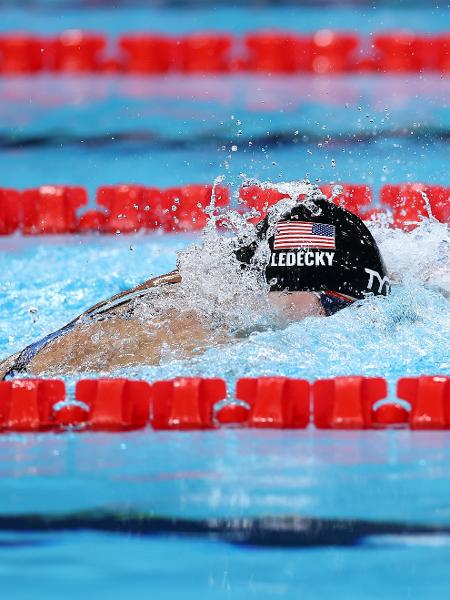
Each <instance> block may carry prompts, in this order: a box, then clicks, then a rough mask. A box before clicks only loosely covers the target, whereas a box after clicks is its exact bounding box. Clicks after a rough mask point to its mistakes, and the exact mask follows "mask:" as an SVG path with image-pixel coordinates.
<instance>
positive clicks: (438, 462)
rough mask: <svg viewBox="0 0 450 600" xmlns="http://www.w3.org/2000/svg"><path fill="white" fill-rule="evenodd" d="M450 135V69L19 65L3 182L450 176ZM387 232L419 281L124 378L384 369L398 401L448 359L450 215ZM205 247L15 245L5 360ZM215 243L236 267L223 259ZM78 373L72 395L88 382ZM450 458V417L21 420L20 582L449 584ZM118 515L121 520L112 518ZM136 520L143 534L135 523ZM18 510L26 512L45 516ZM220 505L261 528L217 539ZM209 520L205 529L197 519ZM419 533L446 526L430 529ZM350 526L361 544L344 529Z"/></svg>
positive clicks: (8, 105) (340, 18) (50, 593)
mask: <svg viewBox="0 0 450 600" xmlns="http://www.w3.org/2000/svg"><path fill="white" fill-rule="evenodd" d="M83 6H86V5H84V4H83ZM0 11H1V16H2V19H1V21H0V28H1V29H2V30H5V31H8V30H12V29H18V28H20V29H27V30H33V31H39V32H43V33H46V34H51V33H53V32H56V31H59V30H61V29H63V28H65V27H78V26H80V27H81V26H82V27H86V28H88V29H99V30H102V31H106V32H108V33H110V34H114V35H115V34H117V33H120V32H121V31H131V30H136V29H143V28H150V27H151V28H152V29H154V30H158V29H160V30H165V31H169V32H174V33H175V32H181V31H192V30H202V29H207V28H213V29H223V30H233V31H234V32H236V33H242V32H244V31H248V30H252V29H260V28H263V27H268V26H270V27H276V28H289V29H294V30H301V31H311V30H314V29H318V28H321V27H332V28H341V29H342V28H348V27H349V24H351V27H352V28H355V29H358V30H359V31H361V32H362V33H365V34H368V33H370V32H371V31H375V30H379V29H389V28H395V27H399V26H402V27H411V28H413V29H416V30H423V31H430V32H433V31H440V30H442V29H444V28H445V27H446V24H447V23H448V8H434V7H433V8H430V7H429V5H428V4H425V3H422V4H421V3H420V2H416V3H401V5H400V8H395V7H394V8H392V7H389V6H388V5H387V4H386V3H383V4H381V5H380V7H379V8H374V7H372V6H370V7H368V6H361V7H353V8H352V7H346V8H341V7H336V6H334V7H332V6H326V8H325V9H324V8H321V9H320V10H317V9H314V8H311V7H309V8H301V7H300V8H299V7H296V8H293V7H292V6H288V5H285V6H280V7H274V6H272V7H270V6H268V7H264V8H258V9H255V8H250V7H245V6H240V7H236V8H230V7H227V6H226V5H225V4H222V5H221V6H219V7H218V8H213V7H212V6H203V7H201V6H197V7H196V8H195V9H193V8H172V9H170V10H169V9H164V8H153V9H148V8H145V7H143V5H142V3H140V2H135V3H134V4H133V5H129V6H125V5H120V4H119V5H118V6H117V7H116V8H115V9H114V10H108V9H107V8H105V7H104V6H102V4H101V3H98V4H97V5H96V6H94V8H92V7H89V8H81V5H79V4H77V3H76V2H49V1H47V2H44V1H39V2H35V3H33V6H32V8H30V5H19V3H14V2H8V3H4V4H1V5H0ZM147 24H149V25H147ZM449 130H450V109H449V105H448V81H447V79H442V78H440V77H436V76H433V75H426V76H425V75H418V76H411V75H408V76H389V77H357V78H354V77H349V76H344V77H316V78H314V77H293V78H275V77H273V78H266V77H249V78H247V77H245V78H244V77H222V78H221V77H195V78H189V79H183V78H180V77H170V78H167V79H159V78H156V79H152V80H148V79H145V78H136V77H130V78H127V77H122V78H114V77H104V78H101V80H99V79H96V78H94V77H68V76H64V77H57V78H55V77H50V76H39V77H13V78H0V155H1V161H0V178H1V179H0V181H1V185H2V186H5V187H7V186H11V187H17V188H26V187H31V186H35V185H41V184H43V183H68V184H69V183H70V184H82V185H85V186H86V187H87V188H88V189H89V191H90V193H91V198H92V197H93V193H94V191H95V188H96V187H97V186H98V185H100V184H107V183H118V182H121V183H122V182H126V183H132V182H140V183H144V184H146V185H157V186H173V185H179V184H184V183H193V182H212V181H213V180H214V178H215V177H217V176H218V175H224V176H226V182H227V183H228V184H230V185H231V186H232V187H233V189H237V186H238V184H239V181H240V180H241V174H245V175H247V176H251V177H257V178H259V179H261V180H271V181H279V180H289V179H300V178H302V177H304V176H305V175H309V177H310V178H311V179H312V180H313V181H314V180H316V179H317V180H320V181H323V182H329V181H334V182H339V181H343V182H352V183H369V184H370V185H372V186H373V187H374V189H375V190H378V189H379V188H380V186H381V185H383V184H384V183H388V182H389V183H390V182H392V183H395V182H404V181H425V182H429V183H441V184H444V185H449V179H448V164H449V161H448V159H449V151H448V137H449V135H448V133H449ZM232 146H237V150H236V151H232ZM373 232H374V235H375V236H376V238H377V240H378V241H379V243H380V247H381V250H382V253H383V255H384V257H385V260H386V263H387V266H388V269H389V271H390V273H391V274H392V275H393V277H394V279H395V280H396V282H397V284H396V286H395V287H394V293H393V294H392V296H391V297H389V298H387V299H383V298H379V299H377V300H373V301H368V302H367V303H366V304H365V306H363V307H361V308H357V307H351V308H349V309H346V310H345V311H343V312H341V313H338V314H336V315H335V316H334V317H332V318H329V319H307V320H306V321H304V322H302V323H298V324H293V325H290V326H288V327H286V328H285V329H279V328H275V327H270V328H267V329H266V330H264V331H254V332H253V333H252V334H251V335H249V336H247V337H246V338H244V339H242V340H240V341H239V342H236V343H234V344H232V345H230V346H227V347H225V348H223V347H222V348H221V349H220V350H219V349H214V348H213V349H210V350H208V351H207V352H206V353H205V354H202V355H198V356H196V357H194V358H193V359H192V360H189V361H180V360H178V359H176V358H173V357H171V356H167V357H165V359H164V360H163V361H162V363H161V365H159V366H157V367H145V368H144V367H142V368H130V369H126V370H123V371H120V372H119V373H118V374H120V375H122V374H124V375H127V376H129V377H144V378H147V379H149V380H154V379H161V378H168V377H173V376H176V375H205V376H210V375H214V376H220V377H224V378H225V379H226V380H227V383H228V385H229V387H230V389H233V386H234V382H235V381H236V379H237V378H238V377H241V376H244V375H247V376H248V375H249V376H252V375H269V374H284V375H290V376H296V377H306V378H308V379H311V380H312V379H315V378H317V377H327V376H334V375H344V374H364V375H382V376H385V377H386V378H387V379H388V382H389V386H390V395H391V397H393V395H394V392H395V381H396V380H397V379H398V377H400V376H402V375H420V374H429V373H443V374H448V373H449V370H450V351H449V343H448V342H449V339H450V300H449V298H448V293H449V291H450V281H449V273H450V264H449V261H450V256H449V247H450V240H449V233H448V229H446V228H445V227H444V226H443V225H438V224H436V223H434V222H429V223H425V224H424V225H423V226H422V227H421V228H420V229H419V230H417V231H416V232H414V233H410V234H405V233H402V232H392V231H385V230H383V229H377V228H374V229H373ZM198 240H199V238H198V236H194V235H166V236H162V235H156V234H151V235H150V234H140V235H133V236H124V235H121V236H110V237H99V236H85V237H83V236H64V237H57V236H56V237H43V238H39V239H37V238H26V239H25V238H22V237H20V236H12V237H8V238H3V239H0V273H1V278H0V356H2V357H3V356H4V355H7V354H10V353H12V352H15V351H17V350H18V349H20V348H21V347H23V346H24V345H26V344H28V343H30V342H32V341H33V340H35V339H38V338H39V337H41V336H42V335H45V334H46V333H48V332H49V331H51V330H54V329H56V328H58V327H60V326H61V325H63V324H64V323H66V322H67V321H69V320H70V319H72V318H73V317H74V316H75V315H77V314H78V313H80V312H81V311H83V310H84V309H85V308H86V307H88V306H90V305H92V304H93V303H95V302H96V301H98V300H99V299H101V298H104V297H106V296H108V295H111V294H113V293H116V292H117V291H119V290H122V289H126V288H128V287H130V286H132V285H134V284H136V283H138V282H140V281H142V280H143V279H145V278H148V277H150V276H151V275H156V274H159V273H163V272H167V271H169V270H171V269H172V268H173V267H174V265H175V261H176V257H177V253H179V252H180V251H183V250H186V248H189V247H191V246H192V245H193V244H194V243H196V242H198ZM210 241H211V240H210ZM194 257H195V258H196V260H198V261H199V264H200V265H201V266H204V267H205V268H208V269H209V272H211V270H212V269H214V268H215V267H217V268H218V274H220V273H221V271H220V265H214V264H213V263H212V262H211V260H208V256H207V253H205V252H203V253H202V252H201V250H200V251H197V253H196V254H194ZM202 261H203V262H202ZM221 310H223V311H225V312H226V307H221ZM67 383H68V386H69V389H70V388H71V385H72V383H73V381H72V379H70V378H68V379H67ZM449 459H450V443H449V439H448V435H447V434H446V433H445V432H437V433H433V432H429V433H427V432H408V431H391V432H334V433H333V432H331V433H324V432H316V431H314V430H313V429H309V430H307V431H301V432H280V431H262V432H259V431H256V432H255V431H237V430H225V431H220V432H205V433H201V432H199V433H158V434H155V433H152V432H151V431H150V430H148V431H146V432H138V433H126V434H120V435H106V434H81V435H80V434H74V433H65V434H61V435H48V434H45V435H44V434H42V435H4V434H2V435H1V436H0V582H1V586H2V593H3V594H4V596H5V598H6V597H8V598H19V599H22V598H24V599H25V598H27V599H28V598H36V597H42V598H56V597H60V596H61V594H64V596H65V597H67V598H79V597H80V596H86V597H88V598H90V597H92V598H109V599H111V598H119V597H123V596H124V595H126V596H127V597H130V598H141V597H146V596H150V595H151V596H152V597H155V598H158V599H164V600H165V599H166V598H167V599H174V598H180V597H183V598H186V599H187V600H189V599H190V598H231V597H233V598H242V599H244V598H253V597H255V598H261V599H266V598H271V599H272V598H305V599H309V598H312V599H316V598H324V597H328V596H332V597H334V598H345V599H360V598H380V597H382V598H399V597H413V598H420V599H421V598H427V599H430V598H442V597H445V594H446V593H448V589H449V586H450V572H449V569H448V561H449V558H450V545H449V544H450V537H449V532H448V530H447V528H448V527H450V504H449V501H448V498H449V492H450V484H449V481H450V479H449V475H450V474H449V467H448V465H449ZM80 511H83V513H82V515H81V516H80ZM96 511H107V518H106V517H105V525H104V528H103V530H101V531H99V530H98V528H97V529H96V525H95V523H96V515H97V514H98V513H97V512H96ZM135 514H137V515H138V519H137V520H138V522H139V523H140V525H138V526H135V525H132V524H131V521H132V516H133V515H135ZM17 515H19V516H22V517H23V515H27V516H28V519H29V520H28V523H29V525H28V527H27V528H25V530H22V531H21V530H20V527H21V525H20V523H22V527H23V520H22V521H21V520H20V519H19V520H15V516H17ZM30 515H34V516H30ZM57 516H59V517H61V518H63V517H64V518H65V519H66V521H65V526H64V527H63V528H60V527H58V526H56V525H55V523H56V521H55V517H57ZM157 517H160V518H162V519H163V521H164V525H163V526H161V527H162V531H160V532H159V534H158V535H156V534H155V532H153V534H151V533H150V532H149V528H150V529H151V524H152V523H153V522H154V520H155V519H156V518H157ZM263 517H279V518H280V519H283V518H284V517H307V518H312V519H316V520H317V521H314V523H317V527H318V531H319V533H320V532H325V533H324V534H323V536H322V537H320V535H319V534H318V531H316V530H315V533H314V531H312V530H311V531H310V530H309V529H308V531H307V533H306V534H305V536H304V537H302V538H301V539H300V537H298V538H296V543H295V544H293V545H292V546H291V547H287V546H286V545H283V544H282V543H278V545H277V544H275V541H274V540H275V537H271V536H270V535H268V536H267V537H266V538H265V543H264V544H263V545H261V546H258V547H255V546H254V545H252V544H251V543H250V538H248V537H245V536H247V534H248V531H249V530H252V528H255V527H256V524H255V523H256V522H255V521H254V519H257V518H263ZM42 518H44V520H45V519H46V520H47V521H46V522H47V531H42V526H41V523H42V521H40V519H42ZM175 518H176V519H178V521H176V524H177V525H176V526H173V527H174V529H172V530H170V526H169V525H170V523H169V521H170V520H171V519H175ZM212 518H215V519H219V520H220V519H225V520H228V521H229V527H230V528H232V527H233V523H235V525H234V526H236V523H238V524H239V523H240V521H239V519H247V525H246V527H243V526H242V527H241V531H240V535H243V536H244V537H243V538H241V541H240V543H238V542H237V541H236V540H231V541H230V539H229V538H227V537H226V536H224V535H223V534H220V535H219V534H214V535H212V533H211V532H212V529H213V526H212V524H211V522H210V521H208V519H212ZM164 519H166V520H164ZM189 519H195V520H196V522H197V526H198V527H200V525H201V524H202V526H204V529H203V530H202V532H200V531H198V530H197V531H196V533H195V535H194V534H192V535H186V534H185V533H183V531H185V528H186V525H185V521H186V520H189ZM233 519H234V520H237V521H233ZM328 519H334V520H336V521H335V522H333V523H334V524H332V525H330V523H329V522H328V521H327V520H328ZM351 520H356V521H355V522H353V524H352V522H351ZM367 520H368V521H370V522H375V524H376V527H375V528H373V527H372V528H371V527H369V526H368V525H367V524H366V523H365V521H367ZM389 522H395V523H400V524H401V523H403V524H404V523H406V524H408V527H409V528H408V527H406V529H405V530H404V531H403V533H399V532H398V531H397V533H396V532H395V531H396V530H395V528H394V529H392V531H391V533H390V534H389V535H386V530H384V533H383V530H382V529H383V528H382V525H383V524H386V523H389ZM199 524H200V525H199ZM417 524H419V525H421V526H426V525H436V526H439V527H440V528H441V531H440V532H439V533H436V532H428V533H424V532H422V533H420V531H419V530H418V528H417V527H416V526H415V525H417ZM146 527H147V529H146ZM339 527H342V528H343V530H344V531H345V533H346V534H349V532H350V533H352V532H353V534H354V537H353V538H351V540H350V541H348V540H349V538H348V537H346V536H345V535H344V534H339V535H336V534H335V533H334V534H333V532H335V531H336V529H339ZM291 529H292V528H291ZM300 529H301V527H300ZM169 530H170V531H171V533H170V531H169ZM245 531H247V533H245ZM357 531H359V532H360V534H358V535H356V533H355V532H357ZM243 532H244V533H243ZM325 534H326V535H325ZM333 535H334V537H333ZM319 538H320V539H319ZM346 540H347V542H346ZM313 542H314V543H315V544H316V545H315V546H314V547H308V543H310V544H311V543H313ZM270 543H272V544H275V546H274V547H271V546H270ZM346 544H347V545H346Z"/></svg>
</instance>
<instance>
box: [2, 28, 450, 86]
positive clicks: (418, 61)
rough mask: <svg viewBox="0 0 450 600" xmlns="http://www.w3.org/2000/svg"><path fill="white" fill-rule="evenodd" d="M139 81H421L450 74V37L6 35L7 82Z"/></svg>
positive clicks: (322, 32)
mask: <svg viewBox="0 0 450 600" xmlns="http://www.w3.org/2000/svg"><path fill="white" fill-rule="evenodd" d="M43 71H50V72H53V73H135V74H136V73H137V74H144V75H158V74H166V73H171V72H178V73H184V74H195V73H236V72H237V73H240V72H244V73H245V72H253V73H277V74H293V73H315V74H328V73H386V72H388V73H399V72H406V73H419V72H422V71H434V72H438V73H449V72H450V33H443V34H437V35H431V34H424V33H418V32H412V31H386V32H379V33H375V34H374V35H373V36H371V37H370V38H365V37H362V36H361V35H359V34H358V33H355V32H341V31H332V30H328V29H326V30H320V31H317V32H315V33H311V34H298V33H292V32H289V31H261V32H254V33H249V34H247V35H245V36H244V37H243V38H237V37H235V36H233V35H232V34H231V33H220V32H199V33H192V34H189V35H185V36H169V35H161V34H156V33H131V34H125V35H121V36H120V37H119V38H118V39H117V40H110V39H108V37H107V36H106V34H102V33H93V32H88V31H80V30H69V31H64V32H62V33H61V34H59V35H57V36H55V37H51V38H49V37H46V36H44V35H35V34H32V33H12V32H11V33H3V34H2V35H0V74H4V75H9V74H17V73H39V72H43Z"/></svg>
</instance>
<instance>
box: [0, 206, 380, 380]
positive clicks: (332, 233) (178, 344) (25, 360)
mask: <svg viewBox="0 0 450 600" xmlns="http://www.w3.org/2000/svg"><path fill="white" fill-rule="evenodd" d="M314 204H315V206H316V208H317V209H318V210H315V211H311V207H310V206H307V205H306V204H305V203H302V202H301V201H300V202H299V203H297V204H296V205H295V206H294V207H293V208H292V205H290V207H289V208H286V210H285V211H284V212H283V211H282V210H281V211H280V210H277V211H276V212H275V211H272V210H271V211H269V214H268V216H267V217H266V218H265V219H263V220H262V221H261V222H260V223H259V224H258V225H257V235H256V240H255V241H254V242H253V243H251V244H248V245H239V246H238V247H237V249H236V250H235V257H236V259H237V260H238V261H239V265H240V269H242V270H255V271H258V270H259V272H260V273H261V274H262V275H263V279H264V282H265V283H264V285H263V286H262V287H261V290H262V293H267V299H268V306H270V307H272V308H273V309H274V310H275V311H276V312H277V313H278V314H279V316H280V319H281V321H282V322H292V321H297V320H301V319H303V318H305V317H307V316H330V315H333V314H334V313H336V312H337V311H339V310H342V309H344V308H346V307H348V306H350V305H351V304H353V303H354V302H355V301H357V300H362V299H364V298H366V297H367V296H368V295H387V294H388V293H389V290H390V283H389V279H388V277H387V274H386V268H385V266H384V263H383V260H382V258H381V256H380V252H379V250H378V247H377V245H376V243H375V240H374V239H373V237H372V235H371V234H370V232H369V230H368V229H367V227H366V226H365V225H364V223H363V222H362V221H361V220H360V219H359V218H358V217H357V216H355V215H353V214H352V213H350V212H347V211H345V210H344V209H342V208H340V207H338V206H336V205H334V204H333V203H332V202H330V201H328V200H326V199H320V198H319V199H314ZM276 206H277V205H276ZM278 208H279V207H278ZM313 213H314V214H313ZM316 213H319V214H316ZM274 215H276V218H275V217H274ZM263 246H264V247H265V250H266V252H265V254H264V259H263V261H261V258H260V257H259V255H258V251H259V250H260V248H261V247H263ZM181 281H182V279H181V275H180V273H179V272H178V271H177V270H175V271H173V272H171V273H168V274H166V275H161V276H159V277H155V278H153V279H149V280H148V281H146V282H144V283H142V284H141V285H139V286H137V287H135V288H133V289H131V290H127V291H125V292H122V293H120V294H117V295H115V296H113V297H112V298H110V299H108V300H105V301H103V302H100V303H98V304H96V305H95V306H93V307H91V308H89V309H88V310H87V311H85V312H84V313H83V314H82V315H80V316H79V317H77V318H76V319H74V320H73V321H71V322H70V323H68V324H67V325H65V326H64V327H62V328H61V329H59V330H58V331H55V332H53V333H50V334H49V335H47V336H46V337H44V338H43V339H41V340H39V341H38V342H35V343H33V344H31V345H30V346H28V347H26V348H25V349H24V350H22V351H21V352H18V353H17V354H15V355H13V356H10V357H9V358H7V359H5V360H4V361H3V362H0V379H2V378H5V377H14V376H21V375H22V376H23V375H33V376H36V375H43V374H47V375H58V374H63V373H65V374H69V373H77V372H83V371H84V372H86V371H90V372H103V373H105V372H111V371H113V370H114V369H118V368H121V367H130V366H133V365H157V364H159V363H160V362H161V360H162V359H163V358H164V356H168V355H170V356H171V357H172V358H179V359H186V358H189V357H191V356H193V355H194V354H195V353H199V352H202V351H204V350H206V349H207V348H208V347H211V346H214V345H218V344H224V343H231V342H232V341H233V340H236V337H233V335H232V334H231V332H229V331H227V330H226V329H225V328H221V327H217V324H216V323H214V322H208V320H207V319H205V317H204V316H202V315H201V314H200V313H197V312H196V311H195V310H192V309H188V310H183V308H182V307H181V306H178V307H177V308H176V309H175V308H173V307H174V303H173V302H172V303H167V306H169V308H168V309H167V310H158V311H156V313H155V315H154V316H153V318H152V319H150V320H143V319H139V318H138V317H137V316H136V314H135V311H134V310H133V307H134V306H135V303H136V301H137V300H138V299H144V298H145V299H146V301H149V302H150V303H151V302H152V298H155V297H154V296H153V297H152V293H154V292H155V291H158V292H159V293H161V294H162V295H163V298H164V297H165V298H167V299H169V298H170V297H171V296H172V297H173V294H174V292H175V291H176V289H177V286H179V285H180V284H181ZM175 305H176V303H175Z"/></svg>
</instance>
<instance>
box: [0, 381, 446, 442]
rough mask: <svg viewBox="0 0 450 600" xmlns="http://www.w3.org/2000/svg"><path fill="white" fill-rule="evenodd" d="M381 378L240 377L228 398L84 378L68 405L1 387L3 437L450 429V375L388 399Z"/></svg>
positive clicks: (403, 387)
mask: <svg viewBox="0 0 450 600" xmlns="http://www.w3.org/2000/svg"><path fill="white" fill-rule="evenodd" d="M386 396H387V383H386V380H385V379H383V378H380V377H336V378H334V379H325V380H318V381H316V382H314V384H313V385H312V386H311V385H310V384H309V382H308V381H305V380H301V379H290V378H287V377H258V378H243V379H240V380H238V381H237V383H236V391H235V399H234V400H227V389H226V384H225V381H224V380H222V379H203V378H196V377H193V378H189V377H180V378H177V379H173V380H170V381H157V382H154V383H153V384H150V383H148V382H146V381H138V380H128V379H112V378H111V379H91V380H88V379H85V380H80V381H78V382H77V384H76V388H75V400H70V399H69V400H67V399H66V390H65V384H64V382H63V381H61V380H45V379H26V380H13V381H3V382H0V431H11V432H14V431H17V432H19V431H21V432H36V431H49V430H53V431H61V430H64V429H67V428H70V429H74V430H83V431H111V432H112V431H129V430H135V429H141V428H144V427H147V426H148V425H151V426H152V427H153V429H154V430H200V429H215V428H217V427H220V426H222V425H225V426H230V425H232V426H234V427H253V428H277V429H304V428H306V427H308V425H309V424H310V418H311V400H312V401H313V404H312V415H313V423H314V425H315V426H316V427H317V428H318V429H336V430H355V429H385V428H393V427H394V428H395V427H403V428H407V427H409V428H410V429H419V430H420V429H423V430H433V429H450V377H448V376H426V377H425V376H422V377H406V378H401V379H400V380H399V381H398V383H397V396H398V398H400V399H401V400H403V401H406V402H408V403H409V406H410V409H409V410H408V409H407V408H406V407H405V406H404V405H403V404H401V403H399V402H396V401H394V402H391V401H387V400H384V399H385V398H386Z"/></svg>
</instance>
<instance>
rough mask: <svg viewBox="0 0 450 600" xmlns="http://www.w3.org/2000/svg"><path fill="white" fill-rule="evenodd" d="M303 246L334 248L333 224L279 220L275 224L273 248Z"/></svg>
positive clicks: (285, 248) (282, 248)
mask: <svg viewBox="0 0 450 600" xmlns="http://www.w3.org/2000/svg"><path fill="white" fill-rule="evenodd" d="M304 247H305V248H326V249H328V250H329V249H332V250H334V249H335V247H336V245H335V226H334V225H328V223H310V222H308V221H280V222H279V223H278V224H277V230H276V233H275V240H274V244H273V249H274V250H288V249H292V248H304Z"/></svg>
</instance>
